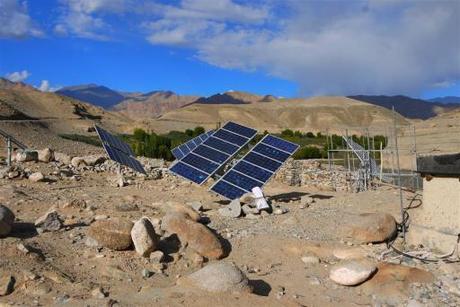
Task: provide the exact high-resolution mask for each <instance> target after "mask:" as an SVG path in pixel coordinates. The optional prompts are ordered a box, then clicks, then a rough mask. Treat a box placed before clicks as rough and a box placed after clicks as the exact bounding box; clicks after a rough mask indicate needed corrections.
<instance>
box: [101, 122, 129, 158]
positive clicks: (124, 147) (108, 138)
mask: <svg viewBox="0 0 460 307" xmlns="http://www.w3.org/2000/svg"><path fill="white" fill-rule="evenodd" d="M95 128H96V132H97V134H98V135H99V138H100V139H101V141H102V143H106V144H107V145H109V146H110V147H113V148H116V149H118V150H119V151H121V152H124V153H126V154H128V155H130V156H135V154H134V152H133V151H132V149H131V147H129V145H128V144H126V143H125V142H123V141H122V140H120V139H119V138H117V137H116V136H114V135H112V134H111V133H109V132H107V131H106V130H104V129H102V128H101V127H98V126H96V125H95Z"/></svg>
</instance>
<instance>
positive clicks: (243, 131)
mask: <svg viewBox="0 0 460 307" xmlns="http://www.w3.org/2000/svg"><path fill="white" fill-rule="evenodd" d="M222 128H223V129H225V130H228V131H230V132H234V133H236V134H239V135H242V136H245V137H247V138H250V137H253V136H254V135H255V134H256V133H257V131H256V130H254V129H251V128H248V127H245V126H241V125H238V124H236V123H233V122H228V123H226V124H225V125H224V126H223V127H222Z"/></svg>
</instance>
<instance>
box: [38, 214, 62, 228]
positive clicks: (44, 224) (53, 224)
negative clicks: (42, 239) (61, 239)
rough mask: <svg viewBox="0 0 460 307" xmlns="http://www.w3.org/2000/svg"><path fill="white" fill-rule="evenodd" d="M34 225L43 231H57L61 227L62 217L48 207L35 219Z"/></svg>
mask: <svg viewBox="0 0 460 307" xmlns="http://www.w3.org/2000/svg"><path fill="white" fill-rule="evenodd" d="M35 227H37V228H40V229H41V230H42V231H43V232H46V231H58V230H59V229H61V227H62V219H61V217H60V216H59V214H58V212H57V211H56V210H55V209H50V210H49V211H48V212H47V213H45V215H43V216H41V217H39V218H38V219H37V220H36V221H35Z"/></svg>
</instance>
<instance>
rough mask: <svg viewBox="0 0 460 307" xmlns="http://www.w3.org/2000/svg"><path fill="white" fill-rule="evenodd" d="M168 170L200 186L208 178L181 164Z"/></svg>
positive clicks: (206, 175) (204, 174)
mask: <svg viewBox="0 0 460 307" xmlns="http://www.w3.org/2000/svg"><path fill="white" fill-rule="evenodd" d="M169 170H170V171H171V172H173V173H176V174H179V175H180V176H182V177H184V178H185V179H188V180H190V181H193V182H195V183H198V184H202V183H203V182H204V181H205V180H206V179H207V178H208V174H206V173H203V172H201V171H199V170H197V169H195V168H193V167H190V166H188V165H186V164H184V163H182V162H178V163H176V164H174V165H173V166H172V167H171V168H170V169H169Z"/></svg>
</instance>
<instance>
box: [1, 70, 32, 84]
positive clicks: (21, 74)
mask: <svg viewBox="0 0 460 307" xmlns="http://www.w3.org/2000/svg"><path fill="white" fill-rule="evenodd" d="M31 75H32V74H31V73H30V72H28V71H27V70H22V71H15V72H12V73H8V74H6V75H5V78H6V79H8V80H10V81H12V82H22V81H24V80H26V79H27V78H29V77H30V76H31Z"/></svg>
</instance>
